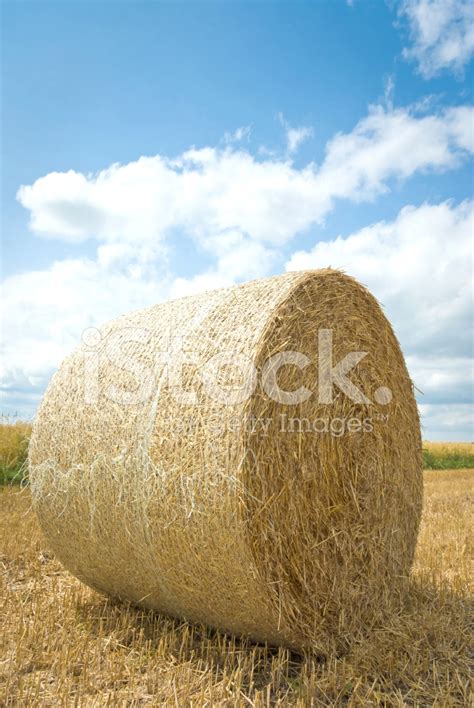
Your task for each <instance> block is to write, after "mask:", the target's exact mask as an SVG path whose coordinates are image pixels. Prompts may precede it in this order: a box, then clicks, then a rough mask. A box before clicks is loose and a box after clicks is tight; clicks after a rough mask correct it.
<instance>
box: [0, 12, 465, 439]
mask: <svg viewBox="0 0 474 708" xmlns="http://www.w3.org/2000/svg"><path fill="white" fill-rule="evenodd" d="M2 13H3V18H2V45H3V56H2V107H3V119H2V152H3V160H2V162H3V170H2V245H3V247H2V277H3V280H4V288H5V292H4V298H5V302H6V305H7V307H6V311H7V314H6V315H5V320H4V323H3V326H2V327H3V331H2V335H3V340H4V341H3V344H4V347H3V348H4V353H3V357H2V359H3V364H2V376H3V378H2V382H3V383H2V389H3V401H2V404H1V405H2V411H4V412H8V413H12V412H15V411H17V412H19V413H20V415H32V414H33V413H34V410H35V407H36V405H37V402H38V400H39V398H40V396H41V392H42V391H43V390H44V387H45V385H46V383H47V381H48V380H49V377H50V376H51V373H52V372H53V371H54V369H55V368H56V367H57V365H58V364H59V362H60V361H61V358H62V357H63V356H64V354H65V353H67V351H68V350H70V349H71V348H72V347H73V346H74V345H75V343H77V342H78V341H79V339H80V336H81V332H82V330H83V329H84V327H87V326H90V325H95V324H100V323H101V322H102V321H104V320H106V319H109V318H110V317H113V316H116V315H117V314H120V312H122V311H126V310H128V309H132V308H136V307H145V306H147V305H150V304H153V302H156V301H157V300H161V299H166V298H168V297H173V296H177V295H182V294H187V293H189V292H196V291H198V290H200V289H207V288H209V287H217V286H221V285H228V284H231V283H233V282H241V281H244V280H247V279H250V278H252V277H259V276H265V275H270V274H272V273H277V272H282V271H284V270H285V269H288V268H300V267H320V266H325V265H333V266H338V267H339V266H340V267H344V268H345V269H346V270H347V271H348V272H349V273H353V274H354V275H356V276H357V277H359V278H360V279H361V280H362V281H363V282H365V283H367V284H368V285H369V287H370V288H371V290H372V291H373V292H374V294H375V295H376V296H377V297H378V298H379V299H380V300H381V301H382V302H383V303H384V305H385V308H386V312H387V314H388V316H389V317H390V319H391V320H392V322H393V324H394V326H395V329H396V332H397V334H398V336H399V339H400V341H401V344H402V348H403V349H404V352H405V354H406V356H407V361H408V364H409V368H410V371H411V374H412V376H413V378H414V381H415V383H416V384H417V385H418V386H419V388H421V389H422V390H423V391H424V396H423V397H420V405H421V412H422V415H423V422H424V425H425V435H426V437H428V438H440V439H472V437H473V435H472V419H471V418H470V402H471V400H472V377H473V373H472V340H471V338H470V334H469V331H470V328H472V300H471V293H470V290H471V279H472V260H471V256H470V239H471V229H472V201H471V199H472V150H473V148H472V141H473V127H472V53H473V50H474V39H473V29H472V28H473V20H474V17H473V13H472V9H471V8H470V5H469V4H468V3H466V2H463V1H462V0H404V1H403V2H390V3H384V2H382V1H381V0H377V1H376V2H370V1H369V0H354V1H353V2H352V3H347V2H343V1H342V0H341V1H340V2H339V1H338V0H331V1H330V0H321V1H314V2H291V3H290V2H288V3H287V2H245V3H244V2H209V3H208V2H197V1H196V2H192V3H184V2H169V3H163V2H153V1H152V0H149V1H148V2H125V1H115V2H114V1H112V0H109V1H107V2H83V1H74V0H73V1H67V2H66V1H65V0H63V1H62V2H55V3H52V2H46V1H42V0H37V1H35V2H27V1H21V2H16V1H13V0H6V1H4V2H3V5H2ZM190 149H194V152H190ZM140 158H146V159H140ZM114 165H115V167H112V166H114ZM20 188H22V189H21V190H20ZM19 190H20V191H19ZM216 195H217V196H216ZM423 249H424V250H423ZM374 264H375V265H374Z"/></svg>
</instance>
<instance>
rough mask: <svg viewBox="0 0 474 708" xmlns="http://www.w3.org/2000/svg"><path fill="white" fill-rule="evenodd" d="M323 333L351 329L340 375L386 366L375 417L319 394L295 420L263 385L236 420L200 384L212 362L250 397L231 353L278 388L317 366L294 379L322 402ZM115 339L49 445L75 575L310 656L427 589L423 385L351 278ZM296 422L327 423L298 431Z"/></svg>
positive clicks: (367, 387)
mask: <svg viewBox="0 0 474 708" xmlns="http://www.w3.org/2000/svg"><path fill="white" fill-rule="evenodd" d="M321 329H327V330H331V331H332V337H333V358H334V363H336V362H337V361H339V360H340V359H343V358H344V356H345V355H346V354H347V353H349V352H350V351H366V352H368V354H367V356H366V357H364V359H362V360H361V361H360V363H359V364H358V365H357V367H355V368H354V369H353V370H351V372H350V378H351V380H352V381H353V382H354V383H355V384H356V385H358V386H360V388H361V389H363V390H364V391H365V392H366V393H367V396H368V397H369V398H370V399H371V401H372V403H370V404H369V403H353V402H352V401H351V399H350V398H348V397H347V396H346V395H344V394H343V393H342V392H341V391H340V390H337V389H336V387H335V395H334V401H333V403H331V404H330V405H328V404H319V403H318V395H317V393H315V394H313V395H312V396H311V397H310V398H309V399H308V400H307V401H305V402H302V403H300V404H297V405H291V406H289V405H283V404H281V403H276V402H275V401H274V400H272V399H271V398H269V397H268V395H267V394H266V393H265V392H264V391H263V390H262V388H261V387H260V385H258V386H257V387H256V389H255V392H254V394H253V395H252V396H251V397H250V398H247V399H243V400H241V401H240V400H239V401H236V402H234V404H233V405H226V403H225V402H223V401H221V400H216V397H215V396H213V397H211V396H209V395H208V394H209V391H208V389H207V387H206V381H205V379H204V381H203V377H202V375H201V374H200V373H199V372H201V373H202V370H203V367H204V369H205V368H206V366H208V365H209V361H210V360H211V361H212V360H213V359H214V361H218V363H220V364H221V365H222V364H223V365H222V366H221V368H220V369H219V379H218V382H219V385H220V386H221V387H222V389H223V390H226V389H227V388H228V387H229V385H232V384H233V385H234V386H237V387H238V385H239V382H238V381H236V372H235V368H234V369H232V367H226V366H225V363H226V356H225V354H227V355H228V360H229V362H232V361H233V362H234V363H236V362H237V363H241V362H244V363H245V361H249V360H250V361H252V362H254V363H255V365H256V368H257V371H259V373H261V370H262V367H264V366H265V363H266V362H267V361H268V359H269V357H271V356H272V355H273V354H275V353H277V352H279V351H282V350H285V351H286V350H293V351H297V352H301V353H303V354H304V355H306V356H307V357H308V361H309V362H310V363H309V364H308V365H307V366H306V367H304V369H300V368H298V367H295V366H285V367H283V368H282V369H281V372H280V376H279V383H280V385H281V387H282V388H283V389H287V390H288V391H292V390H295V389H297V388H299V387H300V386H306V387H307V388H308V389H311V390H314V388H315V380H317V377H318V331H319V330H321ZM100 333H101V336H100V341H99V342H98V343H97V345H96V346H93V347H87V346H86V345H82V346H81V347H80V349H79V350H78V351H77V352H75V353H74V354H73V355H72V356H71V357H69V358H68V359H66V360H65V362H64V363H63V365H62V366H61V368H60V370H59V371H58V373H57V374H56V375H55V376H54V378H53V380H52V381H51V384H50V386H49V388H48V391H47V393H46V395H45V397H44V400H43V403H42V406H41V408H40V411H39V413H38V416H37V420H36V424H35V429H34V433H33V438H32V443H31V451H30V467H31V472H30V477H31V484H32V492H33V498H34V503H35V507H36V510H37V513H38V516H39V519H40V522H41V524H42V527H43V529H44V531H45V534H46V536H47V538H48V540H49V542H50V544H51V546H52V548H53V550H54V551H55V553H56V554H57V555H58V557H59V558H60V560H61V561H62V562H63V563H64V565H65V566H66V567H67V568H68V569H69V570H71V572H73V573H74V574H75V575H76V576H77V577H79V578H80V579H81V580H83V581H84V582H86V583H88V584H89V585H91V586H92V587H94V588H96V589H98V590H100V591H102V592H105V593H107V594H110V595H113V596H117V597H121V598H125V599H127V600H130V601H132V602H135V603H139V604H143V605H145V606H148V607H152V608H156V609H157V610H159V611H161V612H164V613H168V614H171V615H175V616H180V617H186V618H188V619H190V620H196V621H203V622H206V623H208V624H211V625H214V626H216V627H220V628H223V629H226V630H229V631H233V632H237V633H245V634H249V635H251V636H253V637H255V638H256V639H264V640H268V641H270V642H278V643H285V644H288V645H289V646H292V647H294V648H301V647H304V646H311V645H313V646H320V647H321V646H323V645H326V644H327V643H328V642H330V641H333V638H334V637H335V636H338V637H339V638H340V640H342V641H344V640H345V639H346V638H348V637H350V636H351V634H352V633H353V632H354V631H358V630H359V629H360V627H361V625H362V624H363V623H364V622H367V621H368V620H370V616H371V611H372V615H373V603H374V602H380V601H381V600H382V599H383V596H384V594H386V593H387V592H388V590H389V588H390V586H391V585H392V584H393V582H394V578H395V577H398V576H403V575H406V574H407V573H408V572H409V568H410V564H411V560H412V556H413V551H414V546H415V542H416V534H417V528H418V523H419V517H420V507H421V443H420V435H419V423H418V416H417V411H416V405H415V401H414V397H413V392H412V386H411V382H410V380H409V377H408V374H407V371H406V368H405V364H404V361H403V356H402V354H401V352H400V349H399V346H398V343H397V341H396V339H395V337H394V335H393V332H392V330H391V327H390V325H389V324H388V322H387V320H386V319H385V317H384V315H383V313H382V311H381V310H380V308H379V306H378V304H377V303H376V301H375V300H374V298H373V297H372V296H371V295H370V294H369V293H368V292H367V291H366V290H365V289H364V288H363V287H362V286H360V285H359V284H357V283H356V282H355V281H354V280H352V279H351V278H349V277H347V276H344V275H342V274H341V273H339V272H337V271H331V270H326V271H311V272H306V273H288V274H285V275H282V276H277V277H275V278H269V279H263V280H258V281H253V282H251V283H248V284H245V285H243V286H237V287H234V288H229V289H226V290H221V291H215V292H210V293H204V294H202V295H199V296H194V297H190V298H184V299H182V300H178V301H174V302H170V303H165V304H161V305H157V306H155V307H152V308H148V309H146V310H143V311H139V312H134V313H131V314H130V315H126V316H124V317H122V318H119V319H118V320H115V321H114V322H111V323H109V324H107V325H105V326H104V327H103V328H102V329H101V331H100ZM182 350H184V352H185V353H186V359H187V360H188V361H187V363H186V365H185V366H184V368H183V372H184V373H183V383H184V388H185V390H186V391H187V392H188V393H191V392H192V391H194V392H195V393H196V400H190V399H189V398H186V400H184V401H183V400H180V401H179V402H177V401H176V390H175V386H174V383H173V381H172V380H170V379H169V377H168V378H166V376H165V368H164V364H163V361H164V360H166V356H171V357H172V358H173V357H176V356H177V353H178V352H180V351H182ZM163 353H164V354H163ZM163 357H164V359H163ZM216 357H217V359H215V358H216ZM94 367H96V373H97V376H96V377H93V380H97V381H98V386H97V387H96V388H97V390H95V389H93V390H92V394H94V395H95V394H96V393H98V400H97V402H96V403H94V404H90V403H87V402H86V400H87V397H89V398H90V397H91V391H90V390H88V389H87V386H86V385H85V381H87V379H86V377H85V373H86V371H88V372H89V374H90V373H91V372H92V373H94V372H95V369H94ZM148 372H152V375H148ZM137 381H138V386H137ZM175 383H176V382H175ZM87 385H89V384H87ZM381 387H386V388H389V389H390V390H391V392H392V400H391V402H390V403H388V404H387V405H383V406H381V405H378V404H376V403H374V402H373V401H374V396H375V392H376V391H378V390H379V389H380V388H381ZM137 392H138V393H140V394H141V396H140V400H139V401H138V402H137V400H136V396H137ZM285 416H286V418H285ZM384 416H385V417H386V418H384ZM291 418H293V419H297V420H299V421H306V420H308V421H309V422H310V423H309V425H308V426H307V425H306V423H301V422H300V423H299V424H297V425H299V426H300V427H301V425H302V426H303V427H302V428H301V429H296V430H294V431H291V430H288V425H289V424H288V420H289V419H291ZM367 418H370V419H371V421H372V424H371V425H372V429H371V430H368V429H367V430H361V431H358V432H348V431H347V430H346V431H345V432H344V434H341V435H340V434H339V433H336V434H334V431H333V430H332V431H329V432H328V431H326V432H324V431H321V430H319V427H320V426H321V425H323V427H324V423H319V422H318V423H317V425H316V429H315V426H314V421H320V420H323V421H324V420H328V419H331V420H334V419H338V420H339V419H341V420H344V421H346V422H347V420H350V419H354V420H355V419H360V420H365V419H367ZM283 423H285V425H284V424H283ZM344 425H346V423H345V424H344ZM318 426H319V427H318ZM369 427H370V426H367V428H369Z"/></svg>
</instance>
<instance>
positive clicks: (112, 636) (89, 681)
mask: <svg viewBox="0 0 474 708" xmlns="http://www.w3.org/2000/svg"><path fill="white" fill-rule="evenodd" d="M473 481H474V470H451V471H449V470H444V471H427V472H425V507H424V514H423V522H422V527H421V532H420V537H419V543H418V548H417V554H416V562H415V568H414V571H413V576H412V578H411V580H410V585H409V587H408V589H407V592H406V594H405V595H404V597H403V599H402V600H401V602H400V603H399V604H398V605H397V606H396V607H394V609H393V612H392V614H391V615H390V616H389V617H387V622H386V623H385V624H384V625H383V626H380V627H379V629H378V630H377V631H376V632H372V633H371V634H370V636H366V637H363V638H360V639H359V640H357V641H356V642H354V644H353V646H352V647H351V650H350V651H349V652H348V653H347V654H346V655H344V656H338V657H336V656H327V657H323V656H319V657H316V656H306V657H299V656H297V655H294V654H290V653H289V652H288V651H286V650H283V649H274V648H269V647H263V646H258V645H255V644H252V643H251V642H248V641H246V640H240V641H239V640H237V639H235V638H232V637H227V636H225V635H223V634H219V633H217V632H213V631H212V630H209V629H206V628H205V627H203V626H190V625H188V624H187V623H185V622H180V621H175V620H171V619H169V618H164V617H161V616H159V615H156V614H153V613H151V612H144V611H140V610H138V609H136V608H133V607H128V606H124V605H119V604H115V603H113V602H111V601H108V600H107V599H105V598H103V597H101V596H100V595H98V594H96V593H95V592H93V591H92V590H89V589H88V588H86V587H84V586H82V585H81V584H80V583H79V582H78V581H77V580H76V579H75V578H73V577H72V576H71V575H69V574H68V573H67V572H66V571H64V570H63V569H62V567H61V566H60V564H59V563H58V562H57V561H56V560H55V559H54V558H53V557H52V556H51V554H50V553H48V550H47V548H46V546H45V544H44V542H43V540H42V537H41V534H40V531H39V528H38V525H37V522H36V519H35V517H34V515H33V513H32V511H31V508H30V497H29V492H28V489H24V490H22V491H20V490H19V488H18V487H16V488H15V487H13V488H5V489H3V490H0V530H1V549H0V552H1V555H0V572H1V632H0V649H1V651H0V705H6V706H30V705H39V706H75V705H78V706H92V705H94V706H102V705H124V706H125V705H126V706H141V705H166V706H179V707H181V706H205V705H209V706H211V705H212V706H215V705H217V706H219V705H228V706H234V705H237V706H240V705H242V706H249V705H250V706H269V705H298V706H311V705H315V706H343V705H350V706H375V705H383V706H405V705H420V706H426V705H437V706H451V705H453V706H467V705H470V697H471V698H472V694H470V687H469V668H470V661H471V662H472V653H471V654H470V653H469V641H470V633H469V632H470V628H469V622H470V620H472V607H473V605H472V599H470V598H472V595H471V596H470V594H469V592H470V587H469V579H470V566H469V563H470V560H471V558H472V553H471V550H470V548H469V531H470V525H471V513H472V501H473V497H474V494H473ZM471 589H472V588H471ZM471 667H472V663H471Z"/></svg>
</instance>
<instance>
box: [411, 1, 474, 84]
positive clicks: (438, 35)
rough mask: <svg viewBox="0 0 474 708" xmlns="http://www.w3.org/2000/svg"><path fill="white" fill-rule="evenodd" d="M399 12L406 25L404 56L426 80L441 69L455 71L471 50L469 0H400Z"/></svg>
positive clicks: (473, 17)
mask: <svg viewBox="0 0 474 708" xmlns="http://www.w3.org/2000/svg"><path fill="white" fill-rule="evenodd" d="M399 14H400V15H401V16H402V17H404V18H405V19H406V20H407V21H408V24H409V30H410V36H411V40H412V46H411V47H408V48H406V49H405V50H404V55H405V57H406V58H407V59H413V60H415V61H416V62H417V63H418V68H419V71H420V73H421V74H422V76H423V77H424V78H426V79H429V78H431V77H433V76H435V75H436V74H438V73H439V72H440V71H442V70H443V69H448V70H451V71H453V72H455V73H459V72H460V71H461V70H462V69H463V67H464V66H465V65H466V64H467V63H468V62H469V60H470V59H471V57H472V55H473V53H474V4H473V3H472V2H471V0H402V2H401V4H400V7H399Z"/></svg>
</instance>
